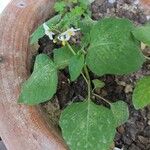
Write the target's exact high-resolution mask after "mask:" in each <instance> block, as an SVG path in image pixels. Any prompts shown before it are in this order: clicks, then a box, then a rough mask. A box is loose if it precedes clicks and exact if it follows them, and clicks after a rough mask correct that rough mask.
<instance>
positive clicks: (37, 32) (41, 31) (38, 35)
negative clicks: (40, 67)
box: [30, 15, 61, 44]
mask: <svg viewBox="0 0 150 150" xmlns="http://www.w3.org/2000/svg"><path fill="white" fill-rule="evenodd" d="M60 19H61V15H56V16H54V17H53V18H51V19H50V20H48V21H47V22H46V24H47V25H48V26H49V28H52V27H54V26H55V25H56V24H57V23H58V22H59V21H60ZM44 35H45V31H44V28H43V24H42V25H40V26H39V27H38V28H37V29H36V30H35V31H34V32H33V33H32V35H31V37H30V44H34V43H36V42H38V40H39V39H40V38H42V37H43V36H44Z"/></svg>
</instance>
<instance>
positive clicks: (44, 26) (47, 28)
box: [43, 23, 50, 31]
mask: <svg viewBox="0 0 150 150" xmlns="http://www.w3.org/2000/svg"><path fill="white" fill-rule="evenodd" d="M43 28H44V30H45V31H48V30H50V28H49V27H48V26H47V25H46V23H43Z"/></svg>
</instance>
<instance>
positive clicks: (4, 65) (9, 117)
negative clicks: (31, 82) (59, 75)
mask: <svg viewBox="0 0 150 150" xmlns="http://www.w3.org/2000/svg"><path fill="white" fill-rule="evenodd" d="M54 2H55V0H12V1H11V2H10V3H9V4H8V6H7V7H6V9H5V10H4V11H3V12H2V14H1V16H0V35H1V38H0V58H1V59H0V95H1V96H0V136H1V138H2V139H3V141H4V143H5V145H6V147H7V149H8V150H9V149H11V150H27V149H29V150H50V149H51V150H66V149H67V146H66V145H65V144H64V141H63V139H62V138H61V136H60V135H59V134H58V133H57V132H56V130H55V129H54V127H52V125H50V124H48V123H47V122H46V120H44V119H43V117H42V113H41V110H40V109H39V107H38V106H35V107H33V106H25V105H20V104H17V99H18V97H19V93H20V88H21V84H22V82H23V81H25V80H26V79H27V77H28V75H29V67H28V66H29V64H30V63H29V62H30V60H31V56H32V54H31V52H30V51H29V45H28V39H29V36H30V34H31V33H32V31H34V29H35V28H36V27H37V26H38V25H39V24H41V23H42V21H44V20H45V19H46V18H47V17H48V16H49V14H51V15H52V14H53V5H54Z"/></svg>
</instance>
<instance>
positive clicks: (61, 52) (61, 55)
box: [54, 46, 74, 69]
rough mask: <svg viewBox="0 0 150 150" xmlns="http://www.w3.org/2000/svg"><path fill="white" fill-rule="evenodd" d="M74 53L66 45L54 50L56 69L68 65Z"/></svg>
mask: <svg viewBox="0 0 150 150" xmlns="http://www.w3.org/2000/svg"><path fill="white" fill-rule="evenodd" d="M73 56H74V55H73V54H72V53H71V51H70V50H69V49H68V47H67V46H65V47H62V48H59V49H55V50H54V63H55V64H56V67H57V68H58V69H64V68H65V67H67V66H68V65H69V60H70V59H71V57H73Z"/></svg>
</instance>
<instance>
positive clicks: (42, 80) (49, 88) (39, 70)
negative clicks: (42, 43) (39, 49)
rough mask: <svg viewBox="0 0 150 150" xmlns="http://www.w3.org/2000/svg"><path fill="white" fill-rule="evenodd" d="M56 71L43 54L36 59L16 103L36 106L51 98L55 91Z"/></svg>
mask: <svg viewBox="0 0 150 150" xmlns="http://www.w3.org/2000/svg"><path fill="white" fill-rule="evenodd" d="M57 82H58V77H57V70H56V67H55V65H54V63H53V62H52V61H51V60H50V58H49V57H48V56H47V55H45V54H40V55H38V56H37V57H36V61H35V66H34V70H33V73H32V75H31V76H30V78H29V79H28V80H27V81H26V82H25V83H24V84H23V86H22V89H21V94H20V97H19V100H18V102H19V103H24V104H28V105H36V104H39V103H42V102H45V101H47V100H49V99H51V98H52V97H53V95H54V94H55V93H56V89H57Z"/></svg>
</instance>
